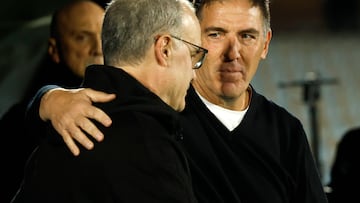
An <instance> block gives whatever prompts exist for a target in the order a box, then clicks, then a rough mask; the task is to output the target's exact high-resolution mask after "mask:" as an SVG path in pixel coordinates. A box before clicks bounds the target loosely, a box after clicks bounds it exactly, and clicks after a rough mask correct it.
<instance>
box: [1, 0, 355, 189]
mask: <svg viewBox="0 0 360 203" xmlns="http://www.w3.org/2000/svg"><path fill="white" fill-rule="evenodd" d="M68 1H70V0H51V1H48V0H32V1H25V0H20V1H2V3H1V7H0V116H2V115H3V114H4V112H6V111H7V109H8V108H9V107H10V106H11V105H12V104H14V103H15V102H17V101H18V99H19V98H20V96H21V94H22V91H23V89H24V87H26V86H27V82H28V78H29V76H31V75H32V74H33V72H34V68H35V67H36V65H37V64H38V63H39V61H40V59H41V57H42V56H43V54H44V52H45V48H46V43H47V37H48V29H49V27H48V26H49V23H50V17H51V13H52V12H53V11H54V10H55V9H56V8H58V7H59V6H61V5H63V4H64V3H66V2H68ZM359 2H360V1H359V0H341V1H340V0H272V1H271V13H272V19H271V21H272V29H273V39H272V42H271V44H270V52H269V55H268V57H267V59H266V60H265V61H263V62H262V64H260V67H259V70H258V73H257V75H256V76H255V78H254V81H253V85H254V87H255V88H256V89H257V91H259V92H261V93H262V94H264V95H266V96H267V97H268V98H270V99H272V100H274V101H275V102H277V103H278V104H280V105H282V106H284V107H285V108H287V109H288V110H289V111H290V112H292V113H293V114H294V115H296V116H297V117H298V118H299V119H300V120H301V121H302V122H303V124H304V128H305V130H306V132H307V134H308V137H309V141H310V144H311V145H312V147H313V149H314V152H316V154H315V156H316V157H317V159H318V164H319V168H320V171H321V175H322V180H323V182H324V184H326V183H327V181H328V178H329V170H330V165H331V164H332V162H333V158H334V153H335V147H336V144H337V143H338V141H339V140H340V138H341V136H342V135H343V134H344V133H345V131H347V130H348V129H350V128H352V127H356V126H360V91H359V87H360V80H359V76H360V66H359V65H358V61H357V59H360V49H359V47H360V32H359V27H360V23H359V22H360V12H359V11H360V6H359V4H360V3H359ZM98 3H100V4H101V5H105V3H106V1H105V0H104V1H101V0H99V1H98ZM309 81H310V82H311V81H316V83H314V84H316V85H315V86H311V85H310V86H309V85H308V84H311V83H309ZM313 87H315V93H316V94H315V97H314V98H315V106H314V105H311V104H312V103H309V95H308V94H309V89H310V90H312V89H311V88H313ZM310 96H311V95H310ZM314 126H315V128H314ZM10 135H11V134H4V132H3V135H2V136H10ZM314 137H316V139H314ZM2 144H6V143H2Z"/></svg>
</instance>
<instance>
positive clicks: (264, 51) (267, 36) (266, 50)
mask: <svg viewBox="0 0 360 203" xmlns="http://www.w3.org/2000/svg"><path fill="white" fill-rule="evenodd" d="M271 38H272V30H271V29H270V30H269V31H268V32H267V33H266V38H265V44H264V49H263V52H262V54H261V58H262V59H265V58H266V56H267V54H268V52H269V45H270V41H271Z"/></svg>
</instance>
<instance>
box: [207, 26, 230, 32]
mask: <svg viewBox="0 0 360 203" xmlns="http://www.w3.org/2000/svg"><path fill="white" fill-rule="evenodd" d="M210 31H219V32H226V30H225V29H224V28H221V27H215V26H211V27H207V28H206V29H205V32H210Z"/></svg>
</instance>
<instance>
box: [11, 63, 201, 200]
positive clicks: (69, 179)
mask: <svg viewBox="0 0 360 203" xmlns="http://www.w3.org/2000/svg"><path fill="white" fill-rule="evenodd" d="M83 86H84V87H91V88H93V89H96V90H101V91H105V92H108V93H116V94H117V95H118V96H117V98H116V99H115V100H114V101H112V102H110V103H103V104H96V105H97V106H99V107H100V108H102V109H103V110H104V111H105V112H106V113H108V114H109V116H110V117H111V118H112V120H113V124H112V125H111V127H109V128H104V127H102V126H101V125H98V127H99V128H100V129H101V130H102V131H103V132H104V134H105V140H104V141H103V142H102V143H99V144H97V145H96V146H95V149H94V150H92V151H87V150H82V154H81V155H80V156H78V157H74V156H73V155H72V154H71V153H70V152H69V151H68V149H67V147H66V146H65V145H64V144H63V141H62V140H61V136H60V135H58V134H56V133H55V131H54V129H52V128H51V127H49V131H48V135H47V138H48V139H46V140H45V141H44V142H43V143H42V144H41V145H40V146H39V147H38V148H37V150H36V151H35V152H34V154H33V156H32V157H31V159H30V162H29V164H28V166H27V168H26V174H25V179H24V183H23V186H22V188H21V190H20V193H19V194H18V195H17V197H16V199H15V201H14V202H81V203H83V202H101V203H106V202H157V203H158V202H166V203H168V202H196V200H195V198H194V195H193V192H192V185H191V177H190V173H189V169H188V164H187V158H186V156H185V154H184V152H183V149H182V146H181V145H180V142H181V139H182V134H181V127H180V126H179V118H178V113H177V112H176V111H174V110H173V109H172V108H171V107H169V106H168V105H167V104H165V103H164V102H163V101H162V100H161V99H160V98H159V97H158V96H156V95H155V94H154V93H152V92H150V91H149V90H148V89H147V88H145V87H144V86H143V85H141V84H140V83H139V82H138V81H136V80H135V79H134V78H133V77H131V76H130V75H128V74H127V73H126V72H124V71H123V70H121V69H118V68H113V67H108V66H93V67H90V68H88V69H87V71H86V75H85V80H84V84H83Z"/></svg>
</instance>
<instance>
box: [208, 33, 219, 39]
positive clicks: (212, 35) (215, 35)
mask: <svg viewBox="0 0 360 203" xmlns="http://www.w3.org/2000/svg"><path fill="white" fill-rule="evenodd" d="M209 37H212V38H218V37H220V33H219V32H213V33H210V34H209Z"/></svg>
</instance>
